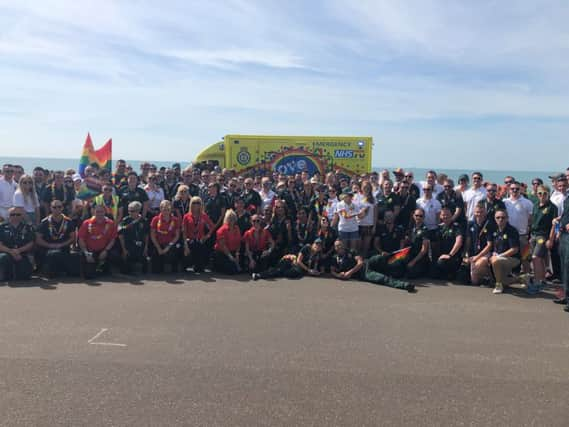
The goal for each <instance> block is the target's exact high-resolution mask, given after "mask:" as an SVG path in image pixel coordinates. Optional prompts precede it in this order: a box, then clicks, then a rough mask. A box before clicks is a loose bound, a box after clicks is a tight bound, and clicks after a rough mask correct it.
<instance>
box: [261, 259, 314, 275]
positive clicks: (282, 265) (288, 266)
mask: <svg viewBox="0 0 569 427" xmlns="http://www.w3.org/2000/svg"><path fill="white" fill-rule="evenodd" d="M259 276H260V277H261V279H271V278H276V277H288V278H289V279H299V278H301V277H302V276H304V270H302V268H300V267H299V266H297V265H296V264H294V263H293V262H292V261H290V260H288V259H281V260H280V261H279V262H278V263H277V265H276V266H275V267H271V268H269V269H268V270H265V271H261V272H260V273H259Z"/></svg>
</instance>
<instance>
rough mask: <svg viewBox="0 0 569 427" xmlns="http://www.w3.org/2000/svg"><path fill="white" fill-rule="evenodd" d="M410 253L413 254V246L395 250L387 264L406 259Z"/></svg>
mask: <svg viewBox="0 0 569 427" xmlns="http://www.w3.org/2000/svg"><path fill="white" fill-rule="evenodd" d="M410 254H411V246H408V247H406V248H403V249H400V250H398V251H395V252H393V253H392V254H391V255H390V257H389V258H388V259H387V264H388V265H393V264H395V263H397V262H402V261H405V260H406V259H407V257H408V256H409V255H410Z"/></svg>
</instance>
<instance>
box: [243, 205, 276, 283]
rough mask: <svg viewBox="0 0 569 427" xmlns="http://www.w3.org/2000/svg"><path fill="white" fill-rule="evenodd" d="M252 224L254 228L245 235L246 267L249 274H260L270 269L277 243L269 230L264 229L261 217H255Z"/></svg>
mask: <svg viewBox="0 0 569 427" xmlns="http://www.w3.org/2000/svg"><path fill="white" fill-rule="evenodd" d="M251 223H252V224H253V226H252V227H251V228H250V229H249V230H247V231H246V232H245V234H244V235H243V241H244V242H245V256H246V258H247V261H246V263H245V265H246V268H248V270H249V272H251V273H259V272H261V271H264V270H266V269H267V268H268V267H269V265H270V263H271V260H272V256H271V255H272V254H273V250H274V248H275V241H274V240H273V237H272V236H271V233H270V232H269V230H267V229H266V228H263V225H262V223H261V217H260V216H259V215H253V218H252V219H251Z"/></svg>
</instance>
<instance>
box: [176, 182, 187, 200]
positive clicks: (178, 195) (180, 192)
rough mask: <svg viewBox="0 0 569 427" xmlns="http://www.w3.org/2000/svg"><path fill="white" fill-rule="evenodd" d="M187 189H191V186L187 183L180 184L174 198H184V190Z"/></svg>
mask: <svg viewBox="0 0 569 427" xmlns="http://www.w3.org/2000/svg"><path fill="white" fill-rule="evenodd" d="M183 190H186V191H188V192H189V191H190V187H188V186H187V185H180V186H179V187H178V190H176V195H175V196H174V200H180V199H181V198H182V191H183Z"/></svg>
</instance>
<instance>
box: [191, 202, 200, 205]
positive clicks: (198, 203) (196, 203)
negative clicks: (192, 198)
mask: <svg viewBox="0 0 569 427" xmlns="http://www.w3.org/2000/svg"><path fill="white" fill-rule="evenodd" d="M195 205H197V206H201V203H200V202H194V203H192V206H195Z"/></svg>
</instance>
